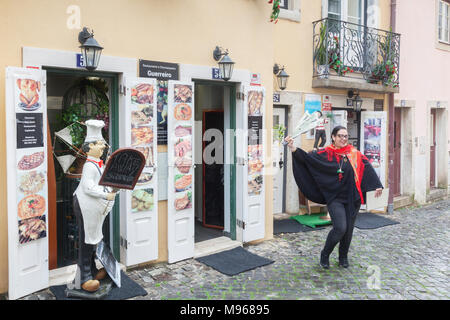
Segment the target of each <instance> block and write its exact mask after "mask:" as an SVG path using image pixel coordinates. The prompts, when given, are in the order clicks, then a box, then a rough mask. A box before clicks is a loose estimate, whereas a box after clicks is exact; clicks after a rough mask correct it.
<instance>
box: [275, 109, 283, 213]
mask: <svg viewBox="0 0 450 320" xmlns="http://www.w3.org/2000/svg"><path fill="white" fill-rule="evenodd" d="M285 113H286V112H285V109H284V108H275V107H274V108H273V127H274V128H275V127H276V126H277V125H279V124H280V125H283V126H284V127H286V121H285ZM276 138H277V137H276V132H274V136H273V141H272V170H273V213H281V212H283V188H284V166H285V165H286V164H285V163H283V167H281V168H280V160H281V161H284V152H285V147H284V146H283V145H282V144H281V143H279V141H278V140H276Z"/></svg>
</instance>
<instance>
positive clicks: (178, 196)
mask: <svg viewBox="0 0 450 320" xmlns="http://www.w3.org/2000/svg"><path fill="white" fill-rule="evenodd" d="M173 88H174V89H173V91H174V92H173V105H174V108H173V109H172V110H171V112H173V114H172V118H173V127H174V131H173V132H171V134H172V139H171V143H173V160H174V167H173V170H174V172H173V175H172V176H173V181H172V183H173V186H174V187H173V190H169V192H174V194H175V198H174V207H175V210H176V211H181V210H185V209H189V208H192V204H193V201H194V199H193V198H192V195H193V192H192V180H193V179H192V178H193V174H194V173H193V168H192V164H193V152H192V139H193V136H192V134H193V127H192V123H193V120H194V115H193V99H192V93H193V89H194V88H193V86H192V85H188V84H175V85H174V87H173Z"/></svg>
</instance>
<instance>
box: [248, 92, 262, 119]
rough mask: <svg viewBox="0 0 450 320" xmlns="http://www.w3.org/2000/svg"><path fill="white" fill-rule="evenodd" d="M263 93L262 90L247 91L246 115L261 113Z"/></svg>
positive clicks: (258, 114)
mask: <svg viewBox="0 0 450 320" xmlns="http://www.w3.org/2000/svg"><path fill="white" fill-rule="evenodd" d="M263 98H264V93H263V92H262V91H249V92H248V115H249V116H260V115H262V113H263V110H262V108H261V107H262V103H263Z"/></svg>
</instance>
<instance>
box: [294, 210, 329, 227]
mask: <svg viewBox="0 0 450 320" xmlns="http://www.w3.org/2000/svg"><path fill="white" fill-rule="evenodd" d="M324 215H326V213H313V214H311V215H309V214H305V215H298V216H293V217H291V219H294V220H297V222H299V223H301V224H303V225H305V226H308V227H311V228H315V227H316V226H324V225H327V224H331V221H329V220H323V219H320V217H321V216H324Z"/></svg>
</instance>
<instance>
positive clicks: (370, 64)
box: [313, 18, 400, 88]
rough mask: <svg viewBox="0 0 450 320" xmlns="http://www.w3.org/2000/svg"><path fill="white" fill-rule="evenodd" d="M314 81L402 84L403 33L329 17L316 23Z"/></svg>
mask: <svg viewBox="0 0 450 320" xmlns="http://www.w3.org/2000/svg"><path fill="white" fill-rule="evenodd" d="M313 50H314V52H313V66H314V70H313V78H318V79H328V78H329V76H330V75H334V76H345V77H350V78H359V79H364V80H366V81H367V82H369V83H381V84H383V85H385V86H392V87H394V88H396V87H398V85H399V63H400V34H398V33H394V32H389V31H385V30H380V29H375V28H369V27H366V26H363V25H358V24H354V23H350V22H345V21H341V20H335V19H331V18H325V19H322V20H318V21H315V22H313Z"/></svg>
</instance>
